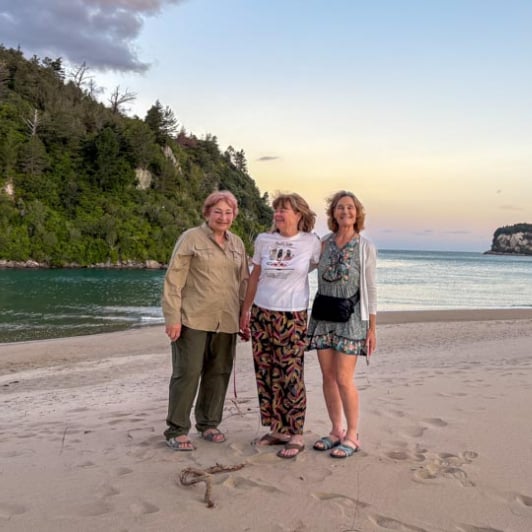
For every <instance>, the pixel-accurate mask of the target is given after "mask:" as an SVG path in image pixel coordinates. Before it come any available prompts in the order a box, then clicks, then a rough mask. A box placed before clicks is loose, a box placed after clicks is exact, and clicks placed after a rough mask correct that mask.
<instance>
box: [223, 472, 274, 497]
mask: <svg viewBox="0 0 532 532" xmlns="http://www.w3.org/2000/svg"><path fill="white" fill-rule="evenodd" d="M222 484H223V485H224V486H229V487H232V488H235V489H240V490H246V491H247V490H249V489H250V488H258V489H259V490H263V491H266V492H268V493H282V490H280V489H279V488H278V487H276V486H273V485H271V484H263V483H260V482H257V481H255V480H250V479H249V478H244V477H242V476H234V475H232V476H228V477H227V478H226V479H225V480H224V481H223V483H222Z"/></svg>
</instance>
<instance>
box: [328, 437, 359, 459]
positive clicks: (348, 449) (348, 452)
mask: <svg viewBox="0 0 532 532" xmlns="http://www.w3.org/2000/svg"><path fill="white" fill-rule="evenodd" d="M345 441H351V440H345ZM351 443H354V444H355V446H354V447H352V446H351V445H347V444H346V443H341V444H340V445H338V446H337V447H336V449H333V450H332V451H331V452H330V453H329V456H331V457H332V458H349V457H350V456H353V455H354V454H355V453H356V452H358V450H359V449H360V447H359V445H358V443H355V442H354V441H353V442H351ZM338 451H341V452H342V453H343V454H337V453H338Z"/></svg>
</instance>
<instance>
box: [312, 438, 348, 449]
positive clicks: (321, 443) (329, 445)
mask: <svg viewBox="0 0 532 532" xmlns="http://www.w3.org/2000/svg"><path fill="white" fill-rule="evenodd" d="M341 443H342V440H341V439H340V438H338V439H337V440H333V439H332V438H331V437H330V436H323V438H320V439H319V440H317V441H316V442H314V445H313V446H312V448H313V449H314V450H316V451H329V450H331V449H333V448H334V447H338V445H340V444H341Z"/></svg>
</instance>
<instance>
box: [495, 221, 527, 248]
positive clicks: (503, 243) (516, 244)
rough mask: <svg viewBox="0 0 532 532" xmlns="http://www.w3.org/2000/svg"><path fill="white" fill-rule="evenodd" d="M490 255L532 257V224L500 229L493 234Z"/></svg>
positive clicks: (508, 226)
mask: <svg viewBox="0 0 532 532" xmlns="http://www.w3.org/2000/svg"><path fill="white" fill-rule="evenodd" d="M486 253H488V254H494V255H499V254H504V255H532V224H527V223H520V224H515V225H507V226H504V227H499V228H498V229H497V230H496V231H495V233H494V234H493V240H492V242H491V249H490V250H489V251H487V252H486Z"/></svg>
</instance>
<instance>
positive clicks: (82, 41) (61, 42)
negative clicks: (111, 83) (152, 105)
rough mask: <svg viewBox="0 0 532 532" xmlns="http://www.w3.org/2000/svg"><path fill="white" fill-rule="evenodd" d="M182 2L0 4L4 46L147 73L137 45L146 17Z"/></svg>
mask: <svg viewBox="0 0 532 532" xmlns="http://www.w3.org/2000/svg"><path fill="white" fill-rule="evenodd" d="M182 1H184V0H15V1H13V0H0V43H2V44H3V45H4V46H7V47H12V48H18V47H19V46H20V49H21V50H22V51H23V52H24V53H25V54H30V55H31V54H37V55H38V56H40V57H44V56H48V57H52V58H55V57H62V58H64V59H66V60H68V61H70V62H71V63H83V62H86V63H87V65H89V66H90V67H92V68H95V69H100V70H117V71H124V72H125V71H134V72H143V71H145V70H146V69H147V68H148V67H149V65H148V64H147V63H144V62H142V61H141V59H139V57H138V56H137V52H136V51H135V48H134V45H133V43H134V41H135V39H136V38H137V37H138V35H139V33H140V31H141V29H142V24H143V19H144V18H145V17H149V16H153V15H156V14H157V13H159V12H160V11H161V10H162V9H163V8H164V7H165V5H168V4H178V3H181V2H182Z"/></svg>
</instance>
